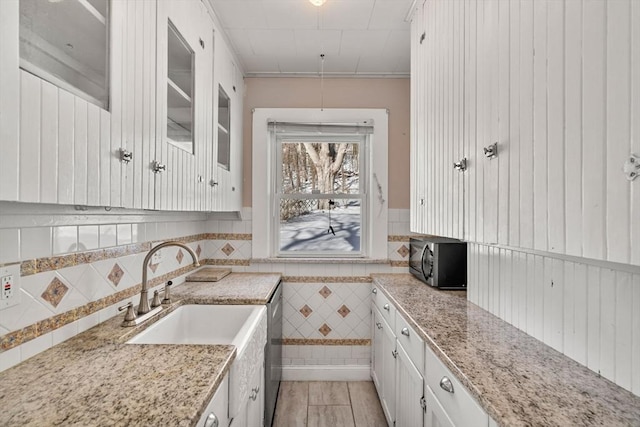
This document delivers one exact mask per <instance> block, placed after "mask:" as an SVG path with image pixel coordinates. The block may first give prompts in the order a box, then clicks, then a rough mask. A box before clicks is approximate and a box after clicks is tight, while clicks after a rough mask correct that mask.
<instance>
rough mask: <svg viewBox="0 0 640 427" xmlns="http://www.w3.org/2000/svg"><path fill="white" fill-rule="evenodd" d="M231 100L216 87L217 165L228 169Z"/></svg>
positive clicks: (220, 87) (220, 88) (229, 160)
mask: <svg viewBox="0 0 640 427" xmlns="http://www.w3.org/2000/svg"><path fill="white" fill-rule="evenodd" d="M230 125H231V100H230V99H229V96H228V95H227V93H226V92H225V91H224V89H222V86H219V87H218V166H221V167H223V168H225V169H226V170H229V165H230V162H231V129H230Z"/></svg>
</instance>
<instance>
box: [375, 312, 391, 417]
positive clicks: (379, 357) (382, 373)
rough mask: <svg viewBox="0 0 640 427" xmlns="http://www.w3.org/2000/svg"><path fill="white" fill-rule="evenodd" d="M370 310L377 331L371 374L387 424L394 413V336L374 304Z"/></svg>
mask: <svg viewBox="0 0 640 427" xmlns="http://www.w3.org/2000/svg"><path fill="white" fill-rule="evenodd" d="M371 311H372V313H373V317H374V328H375V330H376V332H377V333H376V334H375V335H374V350H373V351H374V354H373V373H372V376H374V378H375V382H376V387H377V389H378V397H379V398H380V404H381V406H382V410H383V411H384V416H385V417H386V418H387V422H388V423H389V425H393V423H394V421H395V414H396V336H395V335H394V333H393V329H392V328H391V327H390V326H389V324H388V323H387V322H386V321H385V320H384V318H383V317H382V314H380V312H379V311H378V309H377V308H376V307H375V306H373V307H372V309H371Z"/></svg>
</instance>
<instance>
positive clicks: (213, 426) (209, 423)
mask: <svg viewBox="0 0 640 427" xmlns="http://www.w3.org/2000/svg"><path fill="white" fill-rule="evenodd" d="M218 424H219V422H218V417H216V414H214V413H213V412H211V413H210V414H209V415H207V419H206V420H204V427H218Z"/></svg>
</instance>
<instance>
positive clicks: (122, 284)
mask: <svg viewBox="0 0 640 427" xmlns="http://www.w3.org/2000/svg"><path fill="white" fill-rule="evenodd" d="M0 203H2V206H0V208H3V209H0V238H1V239H2V245H0V266H2V265H15V264H18V265H19V266H20V267H21V270H22V274H21V277H20V303H19V304H18V305H16V306H13V307H9V308H6V309H3V310H0V370H3V369H7V368H9V367H11V366H13V365H15V364H17V363H19V362H20V361H22V360H25V359H27V358H29V357H31V356H33V355H35V354H37V353H39V352H41V351H44V350H46V349H47V348H50V347H51V346H53V345H56V344H58V343H60V342H62V341H64V340H66V339H69V338H71V337H73V336H74V335H76V334H78V333H80V332H83V331H84V330H86V329H88V328H90V327H92V326H95V325H96V324H98V323H99V322H102V321H104V320H106V319H108V318H110V317H112V316H115V315H117V314H118V311H117V307H118V306H119V305H121V304H122V303H123V302H125V301H128V300H132V301H133V302H134V303H136V302H137V298H138V297H137V294H138V292H139V287H140V282H141V276H142V260H143V258H144V256H145V254H146V252H147V251H148V250H149V248H150V247H151V245H153V244H154V242H159V241H164V240H168V239H177V240H180V241H183V242H185V243H187V244H188V245H189V246H190V247H191V248H192V249H194V251H195V252H196V253H198V255H199V257H200V258H201V259H202V260H203V263H205V264H217V265H229V266H232V268H233V271H238V272H242V271H248V272H251V271H255V272H281V273H282V274H283V275H284V276H285V279H286V280H285V302H286V304H285V317H286V318H287V322H288V323H287V322H285V325H287V326H286V327H285V330H284V339H285V348H288V350H287V351H290V352H292V354H296V355H297V356H296V357H291V358H287V363H288V364H294V365H295V364H299V365H309V364H327V361H331V360H333V362H332V363H337V361H341V363H343V364H347V365H349V364H363V363H364V361H365V360H368V358H369V356H368V349H369V345H370V336H369V335H370V333H369V329H370V326H369V322H370V320H369V314H368V296H369V292H370V280H369V279H368V275H369V274H370V273H377V272H406V271H407V270H406V269H407V265H408V259H407V251H406V247H408V240H409V237H408V234H409V231H408V229H409V212H408V210H394V209H391V210H390V211H389V220H390V224H389V230H390V231H391V230H394V231H395V232H397V233H398V234H397V235H390V236H389V239H388V240H389V241H388V254H389V256H388V261H387V260H380V261H378V262H376V263H366V264H360V263H344V264H327V263H313V264H301V263H299V262H277V263H275V262H264V260H261V262H252V260H251V253H252V241H251V234H250V232H251V209H245V210H244V211H243V213H242V218H243V219H242V220H219V219H211V217H210V216H208V215H206V214H177V213H158V212H143V211H124V212H114V213H112V212H109V213H106V214H105V213H104V211H100V210H97V208H96V210H95V211H93V212H88V213H87V212H83V215H81V216H79V215H77V214H75V213H73V212H70V208H61V207H56V206H53V207H51V206H42V205H21V204H11V203H7V202H0ZM7 207H8V208H9V209H5V208H7ZM65 209H66V210H65ZM180 254H181V250H180V249H179V248H173V247H169V248H165V249H163V250H162V261H161V262H160V263H158V264H157V265H155V264H152V265H150V266H149V271H148V274H149V279H150V280H151V283H152V284H153V285H154V286H157V287H160V286H161V284H162V281H164V280H168V278H170V277H171V278H173V279H174V282H175V283H176V284H179V283H181V282H183V281H184V277H185V276H186V274H188V273H189V271H190V269H191V267H190V257H188V256H185V254H184V253H182V256H180ZM316 288H318V289H316ZM321 289H325V291H324V292H325V293H326V294H327V296H326V298H325V297H323V296H322V295H321V294H320V293H319V292H318V291H320V290H321ZM290 299H291V301H293V302H295V304H292V303H291V302H290V301H289V300H290ZM301 299H302V300H306V299H308V301H305V302H304V304H302V305H301V306H300V307H297V305H299V302H300V300H301ZM321 302H322V303H321ZM304 305H306V306H307V307H308V309H309V310H311V311H310V312H309V313H308V315H307V317H304V318H303V320H304V322H300V317H302V314H301V312H300V311H299V310H300V309H301V308H302V306H304ZM294 309H295V310H294ZM296 316H297V317H296ZM287 339H289V340H290V341H286V340H287ZM306 347H315V348H316V350H318V349H320V348H325V347H326V349H327V350H326V351H325V350H323V351H322V353H323V354H326V355H328V356H326V357H322V358H319V357H317V355H318V354H319V353H314V357H311V358H303V359H301V358H300V357H299V355H300V354H303V355H304V354H306V353H307V352H306V350H304V348H306ZM337 347H343V348H342V349H340V350H339V351H338V350H337V349H336V348H337ZM346 349H348V350H346ZM363 349H367V350H366V351H365V350H363ZM347 353H349V354H347ZM365 353H367V355H365ZM316 362H317V363H316Z"/></svg>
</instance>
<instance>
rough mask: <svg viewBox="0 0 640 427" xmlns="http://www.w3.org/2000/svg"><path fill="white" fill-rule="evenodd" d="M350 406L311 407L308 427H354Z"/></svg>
mask: <svg viewBox="0 0 640 427" xmlns="http://www.w3.org/2000/svg"><path fill="white" fill-rule="evenodd" d="M353 426H355V424H354V421H353V414H352V413H351V407H350V406H324V405H322V406H309V424H308V427H353Z"/></svg>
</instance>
